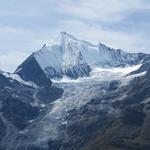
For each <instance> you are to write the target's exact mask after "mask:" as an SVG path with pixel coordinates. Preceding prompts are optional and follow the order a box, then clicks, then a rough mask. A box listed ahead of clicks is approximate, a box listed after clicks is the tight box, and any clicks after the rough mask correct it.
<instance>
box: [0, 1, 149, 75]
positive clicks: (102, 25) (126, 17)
mask: <svg viewBox="0 0 150 150" xmlns="http://www.w3.org/2000/svg"><path fill="white" fill-rule="evenodd" d="M62 31H65V32H68V33H70V34H73V35H74V36H76V37H77V38H79V39H84V40H87V41H90V42H93V43H99V42H100V43H103V44H106V45H107V46H109V47H113V48H119V49H123V50H125V51H128V52H145V53H150V0H0V69H1V70H4V71H9V72H13V71H14V70H15V68H16V67H17V66H18V65H19V64H20V63H21V62H22V61H23V60H25V59H26V58H27V57H28V56H29V55H30V54H31V53H32V52H34V51H36V50H38V49H40V48H41V47H42V46H43V45H44V44H45V43H47V42H48V41H50V40H51V39H53V38H54V37H55V36H56V35H58V34H59V32H62Z"/></svg>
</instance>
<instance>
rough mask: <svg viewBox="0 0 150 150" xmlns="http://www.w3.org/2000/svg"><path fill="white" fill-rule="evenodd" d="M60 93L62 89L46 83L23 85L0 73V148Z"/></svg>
mask: <svg viewBox="0 0 150 150" xmlns="http://www.w3.org/2000/svg"><path fill="white" fill-rule="evenodd" d="M62 93H63V90H61V89H59V88H56V87H51V86H47V85H46V86H45V87H43V86H42V87H41V88H39V87H31V86H28V85H24V84H22V83H20V82H18V81H17V80H13V79H10V78H6V77H5V76H4V75H3V74H1V73H0V149H2V150H6V147H7V148H8V147H9V143H11V142H10V141H13V140H14V139H15V138H17V134H18V133H19V132H21V131H25V130H26V129H27V128H28V127H29V126H30V125H31V123H32V121H33V120H36V119H37V118H39V117H40V116H42V115H43V114H44V113H45V112H46V110H47V107H46V106H45V105H46V104H47V105H48V104H50V103H51V102H53V101H55V100H56V99H57V98H59V97H61V96H62ZM43 105H44V106H43ZM15 135H16V136H15ZM11 136H12V137H11ZM9 137H10V138H9ZM10 145H11V144H10ZM11 149H12V148H11Z"/></svg>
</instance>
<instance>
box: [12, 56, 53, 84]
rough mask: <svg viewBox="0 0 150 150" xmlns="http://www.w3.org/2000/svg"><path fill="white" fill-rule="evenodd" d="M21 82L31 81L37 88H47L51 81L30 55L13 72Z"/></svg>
mask: <svg viewBox="0 0 150 150" xmlns="http://www.w3.org/2000/svg"><path fill="white" fill-rule="evenodd" d="M15 73H16V74H18V75H19V76H20V77H21V78H22V79H23V80H25V81H31V82H33V83H35V84H37V85H39V86H49V85H51V81H50V79H49V78H47V76H46V74H45V73H44V71H43V70H42V69H41V67H40V66H39V64H38V63H37V61H36V60H35V58H34V55H31V56H30V57H29V58H28V59H26V60H25V61H24V62H23V63H22V64H21V65H20V66H19V67H18V68H17V70H16V71H15Z"/></svg>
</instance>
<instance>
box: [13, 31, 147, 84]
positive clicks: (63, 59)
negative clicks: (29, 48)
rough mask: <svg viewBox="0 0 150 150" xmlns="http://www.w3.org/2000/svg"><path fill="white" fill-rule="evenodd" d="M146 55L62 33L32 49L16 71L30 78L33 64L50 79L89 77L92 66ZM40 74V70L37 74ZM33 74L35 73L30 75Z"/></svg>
mask: <svg viewBox="0 0 150 150" xmlns="http://www.w3.org/2000/svg"><path fill="white" fill-rule="evenodd" d="M147 56H148V55H147V54H143V53H127V52H124V51H123V50H119V49H118V50H115V49H112V48H109V47H107V46H105V45H103V44H98V45H94V44H91V43H89V42H87V41H83V40H78V39H77V38H75V37H74V36H72V35H70V34H68V33H66V32H61V33H60V35H59V36H58V37H57V38H56V39H55V40H54V41H53V42H51V43H49V44H48V45H44V46H43V47H42V48H41V49H40V50H38V51H36V52H34V53H33V54H32V55H31V56H30V57H29V58H27V59H26V60H25V61H24V62H23V63H22V64H21V65H20V66H19V67H18V68H17V70H16V72H15V73H17V74H19V75H20V76H21V77H22V78H23V79H24V80H27V81H28V80H29V81H30V80H31V81H32V79H30V77H31V76H30V75H31V74H36V72H33V70H35V68H31V67H33V66H34V67H36V68H38V69H37V70H41V72H42V71H43V72H44V73H45V75H46V76H47V77H48V78H50V79H52V78H55V79H56V78H62V77H63V76H68V77H71V78H75V79H76V78H78V77H83V76H89V75H90V72H91V71H92V69H93V68H95V67H102V68H113V67H125V66H133V65H137V64H140V63H141V62H142V61H143V60H144V58H145V57H147ZM38 74H39V73H38ZM33 76H34V77H35V75H33Z"/></svg>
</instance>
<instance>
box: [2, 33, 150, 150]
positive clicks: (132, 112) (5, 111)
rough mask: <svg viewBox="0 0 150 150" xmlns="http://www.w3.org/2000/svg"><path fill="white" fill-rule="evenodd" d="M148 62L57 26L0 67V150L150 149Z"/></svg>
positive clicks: (146, 57) (148, 58)
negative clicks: (47, 38) (7, 68)
mask: <svg viewBox="0 0 150 150" xmlns="http://www.w3.org/2000/svg"><path fill="white" fill-rule="evenodd" d="M149 62H150V55H149V54H143V53H134V54H133V53H126V52H124V51H122V50H114V49H111V48H108V47H107V46H105V45H103V44H99V45H97V46H96V45H93V44H91V43H89V42H86V41H82V40H78V39H76V38H75V37H73V36H72V35H70V34H67V33H61V34H60V36H59V37H57V39H56V40H55V41H53V43H52V42H51V43H50V44H49V45H44V46H43V47H42V49H41V50H39V51H37V52H34V53H33V54H32V55H31V56H29V57H28V58H27V59H26V60H25V61H24V62H23V63H22V64H21V65H20V66H19V67H18V68H17V70H16V71H15V73H8V72H4V71H0V150H150V143H149V141H150V132H148V131H149V126H150V67H149V66H150V63H149ZM68 77H69V78H68ZM81 77H82V78H81ZM59 78H61V79H60V80H54V79H59Z"/></svg>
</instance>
